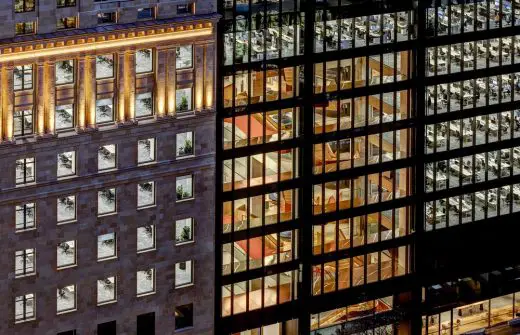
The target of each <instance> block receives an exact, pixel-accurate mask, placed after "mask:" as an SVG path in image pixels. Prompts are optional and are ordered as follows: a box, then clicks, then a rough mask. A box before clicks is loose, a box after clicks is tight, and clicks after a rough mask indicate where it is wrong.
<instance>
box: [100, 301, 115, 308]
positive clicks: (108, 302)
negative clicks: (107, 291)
mask: <svg viewBox="0 0 520 335" xmlns="http://www.w3.org/2000/svg"><path fill="white" fill-rule="evenodd" d="M116 302H117V300H110V301H105V302H98V304H97V306H98V307H99V306H105V305H110V304H115V303H116Z"/></svg>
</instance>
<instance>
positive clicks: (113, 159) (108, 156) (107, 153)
mask: <svg viewBox="0 0 520 335" xmlns="http://www.w3.org/2000/svg"><path fill="white" fill-rule="evenodd" d="M116 149H117V147H116V145H115V144H107V145H103V146H101V147H99V150H98V171H99V172H101V171H106V170H112V169H116V168H117V150H116Z"/></svg>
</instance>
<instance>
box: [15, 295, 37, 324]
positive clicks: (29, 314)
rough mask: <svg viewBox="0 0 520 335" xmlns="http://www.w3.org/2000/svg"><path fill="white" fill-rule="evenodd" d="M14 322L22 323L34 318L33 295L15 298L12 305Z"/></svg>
mask: <svg viewBox="0 0 520 335" xmlns="http://www.w3.org/2000/svg"><path fill="white" fill-rule="evenodd" d="M14 314H15V317H14V320H15V322H24V321H30V320H34V319H35V318H36V297H35V296H34V294H33V293H30V294H26V295H21V296H18V297H16V299H15V304H14Z"/></svg>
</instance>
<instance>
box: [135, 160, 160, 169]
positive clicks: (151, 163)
mask: <svg viewBox="0 0 520 335" xmlns="http://www.w3.org/2000/svg"><path fill="white" fill-rule="evenodd" d="M154 164H157V161H156V160H155V161H149V162H143V163H139V162H138V163H137V166H138V167H141V166H150V165H154Z"/></svg>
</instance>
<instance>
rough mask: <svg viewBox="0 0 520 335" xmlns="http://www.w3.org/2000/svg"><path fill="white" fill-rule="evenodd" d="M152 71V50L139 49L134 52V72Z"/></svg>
mask: <svg viewBox="0 0 520 335" xmlns="http://www.w3.org/2000/svg"><path fill="white" fill-rule="evenodd" d="M152 71H153V50H152V49H140V50H137V51H136V53H135V73H138V74H139V73H148V72H152Z"/></svg>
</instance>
